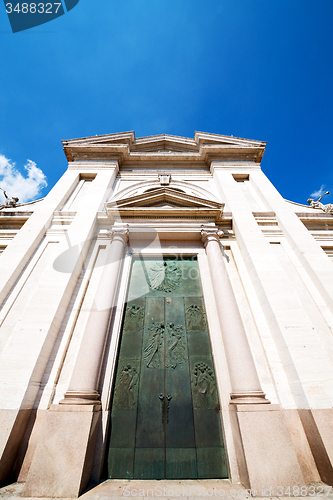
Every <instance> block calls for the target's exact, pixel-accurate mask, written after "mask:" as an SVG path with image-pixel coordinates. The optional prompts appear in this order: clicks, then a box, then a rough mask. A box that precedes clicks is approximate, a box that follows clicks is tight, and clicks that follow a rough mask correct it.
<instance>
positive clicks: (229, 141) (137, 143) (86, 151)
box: [63, 132, 266, 167]
mask: <svg viewBox="0 0 333 500" xmlns="http://www.w3.org/2000/svg"><path fill="white" fill-rule="evenodd" d="M63 146H64V151H65V154H66V157H67V159H68V161H69V162H70V163H72V162H76V161H79V162H80V161H86V162H88V161H91V162H93V161H96V160H98V161H105V162H107V161H108V160H110V161H112V160H113V161H114V160H117V161H119V164H120V165H122V164H124V163H126V162H130V163H131V164H133V166H135V165H136V166H137V167H139V166H141V165H142V164H151V163H154V162H161V161H162V162H165V163H167V164H170V163H174V162H181V163H192V164H198V163H202V164H206V165H208V166H210V164H211V161H212V159H218V160H220V161H221V160H222V161H223V160H226V161H248V162H254V163H260V161H261V159H262V157H263V154H264V151H265V146H266V143H265V142H261V141H251V140H248V139H240V138H235V137H228V136H224V135H218V134H207V133H204V132H196V133H195V136H194V139H191V138H188V137H178V136H171V135H165V134H164V135H158V136H149V137H142V138H138V139H136V138H135V136H134V132H124V133H122V134H109V135H104V136H96V137H84V138H82V139H72V140H69V141H63Z"/></svg>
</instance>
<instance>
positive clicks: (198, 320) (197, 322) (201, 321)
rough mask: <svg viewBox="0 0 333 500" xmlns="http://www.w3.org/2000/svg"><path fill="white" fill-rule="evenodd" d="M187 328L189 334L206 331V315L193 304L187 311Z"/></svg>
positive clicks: (200, 308)
mask: <svg viewBox="0 0 333 500" xmlns="http://www.w3.org/2000/svg"><path fill="white" fill-rule="evenodd" d="M186 326H187V330H188V331H189V332H198V331H201V330H206V327H207V324H206V314H205V311H204V310H203V308H202V307H200V306H197V305H196V304H191V305H190V306H189V307H188V308H187V309H186Z"/></svg>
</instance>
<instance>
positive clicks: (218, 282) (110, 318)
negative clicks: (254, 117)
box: [0, 132, 333, 497]
mask: <svg viewBox="0 0 333 500" xmlns="http://www.w3.org/2000/svg"><path fill="white" fill-rule="evenodd" d="M265 145H266V143H264V142H260V141H253V140H247V139H240V138H234V137H227V136H222V135H216V134H209V133H200V132H197V133H195V136H194V138H193V139H192V138H184V137H176V136H169V135H159V136H150V137H143V138H135V135H134V133H133V132H127V133H119V134H109V135H104V136H95V137H88V138H83V139H73V140H69V141H64V142H63V146H64V151H65V154H66V157H67V159H68V169H67V171H66V172H65V174H64V175H63V176H62V177H61V179H60V180H59V181H58V183H57V184H56V185H55V186H54V188H53V189H52V190H51V191H50V193H49V194H48V195H47V196H46V198H45V199H43V200H38V201H36V202H32V203H29V204H24V205H17V204H16V203H12V205H11V206H3V207H2V208H1V210H0V238H1V244H0V249H1V250H2V254H1V256H0V266H1V274H0V303H1V309H0V380H1V387H0V422H1V429H2V432H1V439H0V480H1V481H2V482H3V483H5V482H6V481H7V482H8V481H14V480H18V481H19V482H25V487H24V491H23V496H31V497H40V496H42V497H77V496H79V495H80V494H81V493H82V492H83V491H84V489H85V488H86V487H87V485H88V484H89V483H91V482H92V483H98V482H99V481H100V480H102V479H103V478H105V479H106V478H110V479H127V480H131V479H138V480H140V479H149V480H157V479H158V480H164V479H168V480H180V479H181V480H190V479H191V480H193V479H197V480H201V479H202V480H204V479H223V478H228V479H230V481H232V482H233V483H240V484H241V485H243V486H244V487H245V488H251V489H254V490H256V491H257V492H259V491H262V490H263V489H267V488H272V489H271V492H272V494H277V493H278V492H279V491H280V492H281V490H278V488H283V489H287V488H288V487H291V488H292V487H301V486H304V485H306V484H307V483H310V482H320V481H323V482H325V483H327V484H330V485H333V444H332V443H333V441H332V438H331V435H332V426H333V335H332V334H333V263H332V257H333V213H332V211H331V210H330V209H329V208H327V209H325V205H322V204H321V203H316V202H314V201H313V200H312V202H311V204H310V205H299V204H297V203H293V202H290V201H287V200H285V199H283V198H282V196H281V195H280V194H279V192H278V191H277V190H276V189H275V187H274V186H273V185H272V184H271V183H270V181H269V180H268V179H267V177H266V176H265V174H264V173H263V171H262V170H261V166H260V164H261V160H262V157H263V154H264V151H265ZM310 201H311V200H310ZM259 496H260V495H259Z"/></svg>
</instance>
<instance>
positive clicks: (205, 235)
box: [201, 227, 223, 247]
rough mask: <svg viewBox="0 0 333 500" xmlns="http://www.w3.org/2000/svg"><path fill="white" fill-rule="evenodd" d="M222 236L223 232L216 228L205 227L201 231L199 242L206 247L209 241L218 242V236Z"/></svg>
mask: <svg viewBox="0 0 333 500" xmlns="http://www.w3.org/2000/svg"><path fill="white" fill-rule="evenodd" d="M221 235H223V231H220V230H219V229H218V228H217V227H205V228H202V229H201V241H202V242H203V244H204V246H205V247H206V245H207V243H209V241H217V242H218V243H219V242H220V236H221Z"/></svg>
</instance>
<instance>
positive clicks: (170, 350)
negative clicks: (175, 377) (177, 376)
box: [165, 323, 187, 368]
mask: <svg viewBox="0 0 333 500" xmlns="http://www.w3.org/2000/svg"><path fill="white" fill-rule="evenodd" d="M166 331H167V333H168V339H167V350H166V360H165V366H166V367H167V368H176V366H177V365H180V364H182V363H185V362H186V361H187V354H186V339H185V331H184V328H183V327H182V326H181V325H180V326H175V325H174V324H173V323H169V324H168V325H167V328H166Z"/></svg>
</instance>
